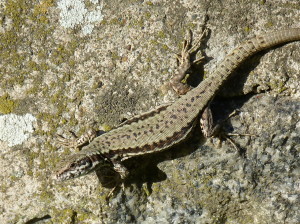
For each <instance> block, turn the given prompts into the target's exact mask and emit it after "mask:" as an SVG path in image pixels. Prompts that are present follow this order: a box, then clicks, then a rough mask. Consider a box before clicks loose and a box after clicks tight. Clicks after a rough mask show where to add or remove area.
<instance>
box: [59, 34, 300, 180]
mask: <svg viewBox="0 0 300 224" xmlns="http://www.w3.org/2000/svg"><path fill="white" fill-rule="evenodd" d="M296 40H300V28H291V29H286V30H279V31H274V32H271V33H267V34H263V35H259V36H256V37H254V38H252V39H250V40H248V41H246V42H244V43H242V44H240V45H239V46H238V47H236V48H235V49H234V50H233V51H232V52H231V53H229V54H228V55H227V56H226V57H225V59H224V60H223V62H222V63H220V64H219V65H218V66H217V68H216V69H215V71H213V72H212V73H211V75H209V76H208V78H207V79H205V80H203V81H202V82H201V83H200V84H199V85H198V86H197V87H196V88H194V89H191V90H190V91H188V92H187V93H186V94H185V95H183V96H182V97H180V98H179V99H178V100H177V101H175V102H174V103H171V104H169V105H166V106H161V107H159V108H157V109H155V110H153V111H150V112H148V113H144V114H142V115H139V116H136V117H133V118H132V119H130V120H127V121H125V122H124V123H122V124H121V125H120V126H119V127H117V128H115V129H113V130H111V131H110V132H107V133H104V134H102V135H100V136H98V137H96V136H95V134H94V133H93V132H90V133H89V134H88V135H86V136H84V137H83V138H81V139H78V140H77V141H75V146H78V145H82V144H83V143H84V142H85V141H89V142H90V143H89V144H88V145H86V146H84V147H83V148H82V150H81V151H79V152H78V153H75V154H73V155H70V156H69V157H67V158H65V159H63V160H62V161H61V162H60V165H59V166H58V169H57V171H56V173H55V178H56V179H57V180H67V179H71V178H75V177H78V176H81V175H85V174H88V173H90V172H91V171H94V170H96V169H99V170H100V172H101V169H102V168H103V169H104V168H105V167H111V168H112V169H114V170H115V171H117V172H118V173H119V174H120V177H121V179H125V178H126V176H127V175H128V171H127V169H126V168H125V167H124V166H123V165H122V161H124V160H126V159H128V158H131V157H134V156H137V155H143V154H147V153H153V152H158V151H161V150H164V149H167V148H170V147H172V146H174V145H175V144H177V143H179V142H181V141H183V140H184V139H185V138H186V137H187V135H188V134H189V133H190V132H191V130H192V129H193V127H194V126H195V123H196V121H197V120H198V118H199V114H201V113H203V112H204V111H205V109H206V107H207V106H208V104H209V102H210V101H211V100H212V99H213V98H214V96H215V95H216V93H217V92H218V90H219V89H220V87H221V86H222V85H223V83H224V82H225V81H226V80H227V79H228V78H229V77H230V75H231V73H232V72H233V71H234V70H235V69H236V68H237V66H239V65H240V64H241V63H242V62H243V61H245V60H246V59H247V58H248V57H249V56H251V55H253V54H255V53H257V52H259V51H261V50H263V49H267V48H271V47H273V46H277V45H279V44H283V43H287V42H291V41H296ZM197 47H198V46H194V47H190V43H189V42H186V44H185V45H184V48H183V52H182V66H181V70H179V73H178V74H179V75H177V76H176V77H175V79H174V80H177V81H178V80H180V79H182V78H183V77H184V76H185V74H186V73H187V71H188V70H189V69H190V66H191V65H192V64H193V62H191V61H190V60H191V58H190V55H191V54H192V53H193V52H194V51H196V48H197ZM194 63H195V62H194ZM184 88H185V86H184V84H182V83H181V84H180V85H179V86H178V88H177V91H178V92H180V91H181V90H183V92H185V91H184ZM62 142H63V140H62ZM63 144H64V143H63Z"/></svg>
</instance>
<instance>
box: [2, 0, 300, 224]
mask: <svg viewBox="0 0 300 224" xmlns="http://www.w3.org/2000/svg"><path fill="white" fill-rule="evenodd" d="M59 2H60V1H53V0H41V1H39V2H33V1H25V0H15V1H12V0H8V1H0V15H1V16H0V44H1V45H0V97H1V100H0V112H1V113H13V114H18V115H24V114H27V113H30V114H32V115H33V116H34V117H36V119H37V125H36V127H35V133H34V135H33V136H31V138H29V140H28V141H26V142H24V143H23V144H22V145H18V146H14V147H8V146H7V144H5V143H4V142H1V145H0V166H1V167H0V168H1V172H0V189H1V191H0V195H1V201H0V220H1V223H26V222H27V223H37V222H39V223H259V224H261V223H299V222H300V212H299V210H300V208H299V207H300V206H299V205H300V203H299V201H300V199H299V193H300V181H299V180H300V174H299V173H300V168H299V165H300V164H299V152H300V147H299V145H300V144H299V143H300V139H299V133H300V122H299V120H300V118H299V116H300V115H299V111H300V100H299V97H300V91H299V89H300V50H299V49H300V43H299V42H295V43H291V44H287V45H284V46H282V47H279V48H276V49H272V50H268V51H265V52H263V53H261V54H258V55H256V56H254V57H252V58H251V59H249V60H247V62H246V63H244V64H243V65H242V66H241V68H240V69H238V71H237V72H236V75H238V78H233V79H232V81H230V82H229V83H228V85H226V87H225V88H224V89H223V91H222V92H221V93H220V95H222V96H238V95H244V94H248V93H260V94H258V95H257V94H256V95H248V96H247V97H234V98H230V99H227V98H226V99H223V98H222V99H221V100H220V99H218V101H217V102H218V103H216V104H215V107H216V108H215V113H216V115H217V116H220V117H226V116H227V115H228V114H229V113H230V112H232V111H233V110H234V109H239V110H240V111H241V112H240V115H239V116H236V117H233V118H232V119H231V122H230V123H231V126H232V127H231V128H230V126H229V127H228V128H229V130H231V129H232V130H233V132H235V133H251V134H253V135H255V136H254V137H249V136H248V137H233V139H234V140H235V141H236V142H237V143H238V145H239V146H240V147H241V149H244V150H245V153H244V154H243V155H239V154H238V153H237V152H236V151H235V150H234V148H233V147H232V146H231V145H230V144H229V143H228V142H223V144H222V145H221V147H218V145H217V144H216V142H215V141H213V142H211V141H204V140H203V138H202V137H201V136H200V135H199V134H198V132H197V130H196V131H195V133H194V136H193V137H192V138H191V139H189V140H188V141H186V142H184V143H183V144H180V145H179V146H177V147H175V148H172V149H170V150H168V151H166V152H162V153H158V154H156V155H148V156H145V157H143V156H142V157H139V158H133V159H131V160H129V161H126V165H127V166H128V168H129V169H130V171H131V176H130V177H129V179H128V180H127V182H126V188H125V191H124V192H122V191H120V192H119V193H118V194H117V195H116V196H115V197H114V198H112V199H111V200H110V201H109V203H108V204H107V203H106V201H105V196H106V194H107V193H108V192H109V190H110V189H106V188H103V187H102V186H101V185H100V184H99V182H98V179H97V176H96V175H95V174H91V175H88V176H85V177H82V178H79V179H76V180H73V181H68V182H65V183H55V182H53V181H52V180H51V178H50V177H51V173H52V171H53V169H54V167H55V164H56V163H57V161H59V160H60V158H62V157H64V156H65V155H66V154H68V153H72V150H71V149H62V148H58V146H57V144H56V143H55V141H54V140H55V134H62V133H65V134H66V133H68V130H72V131H74V132H76V133H78V134H80V133H83V132H84V131H85V130H86V129H87V128H88V125H89V123H90V122H93V121H96V122H97V125H98V126H99V127H102V128H104V129H110V128H111V127H112V126H114V125H117V124H118V123H119V122H120V120H122V119H123V118H124V117H128V116H132V115H134V114H139V113H140V112H142V111H146V110H148V109H150V108H152V107H154V106H156V105H157V104H163V103H166V102H169V101H172V100H175V99H176V95H175V94H174V93H173V92H172V91H168V92H165V91H163V90H164V89H165V88H164V83H165V82H166V81H167V80H168V79H169V78H170V77H171V75H172V74H173V73H174V72H175V70H176V60H175V57H174V53H177V52H179V51H180V46H181V41H182V39H183V36H184V34H185V31H186V30H187V29H188V28H191V29H192V30H193V31H194V33H195V34H196V35H199V34H200V31H201V25H202V24H203V23H204V18H205V17H206V16H207V17H208V20H207V26H208V27H209V28H210V29H211V32H210V35H209V37H208V38H207V42H206V45H205V46H204V52H205V55H206V56H207V63H206V64H205V65H204V67H203V68H199V71H198V74H204V76H208V75H209V73H210V72H211V71H212V69H213V68H214V67H215V66H216V65H217V64H218V63H219V62H220V61H221V60H222V58H223V57H224V56H225V55H226V53H227V52H228V51H230V50H231V49H232V48H233V47H234V46H236V45H237V44H238V43H240V42H241V41H242V40H243V39H245V38H246V37H250V36H253V35H255V34H258V33H261V32H266V31H269V30H276V29H280V28H286V27H300V13H299V12H300V11H299V9H300V5H299V1H298V0H289V1H287V0H272V1H268V0H265V1H264V0H261V1H253V0H244V1H236V0H224V1H219V0H209V1H207V0H198V1H197V0H181V1H179V0H175V1H166V0H159V1H158V0H153V1H134V0H131V1H129V0H127V1H126V0H125V1H117V0H111V1H104V2H100V1H99V2H98V1H95V0H93V1H71V0H68V1H66V4H70V7H65V5H62V3H59ZM76 2H77V3H80V4H81V5H79V6H78V5H74V4H76ZM72 4H73V5H72ZM58 5H60V9H59V8H58ZM62 9H67V10H70V14H71V15H73V14H72V13H71V12H72V10H75V11H76V10H77V11H78V13H80V16H81V17H80V18H74V16H70V20H72V21H69V23H68V22H67V21H68V15H70V14H68V12H62V11H60V10H62ZM64 24H69V26H68V27H67V26H66V25H64ZM70 24H71V25H70ZM203 69H204V70H203ZM193 84H194V85H195V84H196V83H193ZM157 167H158V168H157Z"/></svg>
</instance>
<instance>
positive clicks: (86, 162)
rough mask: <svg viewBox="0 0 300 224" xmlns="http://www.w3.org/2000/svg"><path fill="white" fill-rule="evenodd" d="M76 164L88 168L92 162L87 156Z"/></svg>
mask: <svg viewBox="0 0 300 224" xmlns="http://www.w3.org/2000/svg"><path fill="white" fill-rule="evenodd" d="M78 165H79V166H81V167H85V168H89V167H92V166H93V163H92V161H91V160H90V159H89V158H84V159H82V160H80V161H79V162H78Z"/></svg>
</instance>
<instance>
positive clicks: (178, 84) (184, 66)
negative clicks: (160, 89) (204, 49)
mask: <svg viewBox="0 0 300 224" xmlns="http://www.w3.org/2000/svg"><path fill="white" fill-rule="evenodd" d="M207 32H208V30H207V29H206V28H205V29H204V30H203V32H202V34H201V35H200V37H199V38H198V39H197V40H195V41H194V42H195V43H194V44H192V40H193V35H192V31H191V30H189V31H188V34H187V37H186V39H185V40H184V41H183V46H182V50H181V53H180V54H178V55H177V60H178V64H179V67H178V71H177V73H176V74H175V75H174V76H173V77H172V79H171V81H170V85H171V86H172V88H173V89H174V90H175V91H176V92H177V93H178V94H179V95H183V94H185V93H187V92H188V91H189V90H190V89H191V87H190V86H189V85H188V84H187V83H185V82H184V79H185V78H186V76H187V74H188V72H189V70H190V69H191V67H192V66H193V65H195V64H198V63H199V62H201V61H202V60H203V59H204V56H202V57H200V58H198V59H195V60H194V59H193V60H192V58H194V57H195V55H196V54H197V52H198V51H199V49H200V46H201V44H202V41H203V38H204V37H205V36H206V34H207Z"/></svg>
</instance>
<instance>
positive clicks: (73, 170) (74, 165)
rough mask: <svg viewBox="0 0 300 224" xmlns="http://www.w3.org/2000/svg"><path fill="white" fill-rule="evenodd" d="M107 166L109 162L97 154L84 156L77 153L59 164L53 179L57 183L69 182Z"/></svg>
mask: <svg viewBox="0 0 300 224" xmlns="http://www.w3.org/2000/svg"><path fill="white" fill-rule="evenodd" d="M108 165H109V160H107V159H105V158H104V157H103V156H101V155H99V154H94V155H86V154H81V153H77V154H73V155H71V156H69V157H67V158H66V159H64V160H62V161H61V162H60V163H59V165H58V166H57V171H56V172H55V174H54V178H55V179H56V180H59V181H64V180H69V179H73V178H76V177H80V176H82V175H86V174H88V173H90V172H92V171H94V170H96V169H98V168H100V167H103V166H108Z"/></svg>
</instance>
